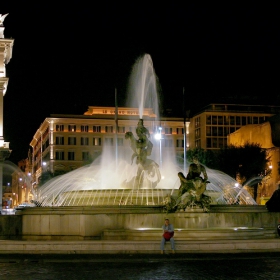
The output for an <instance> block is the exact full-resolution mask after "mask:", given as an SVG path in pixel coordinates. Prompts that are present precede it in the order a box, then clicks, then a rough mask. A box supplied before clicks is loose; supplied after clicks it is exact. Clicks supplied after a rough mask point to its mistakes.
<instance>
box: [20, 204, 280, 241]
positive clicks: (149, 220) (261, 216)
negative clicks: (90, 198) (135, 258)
mask: <svg viewBox="0 0 280 280" xmlns="http://www.w3.org/2000/svg"><path fill="white" fill-rule="evenodd" d="M234 206H238V205H234ZM245 207H246V211H244V209H245ZM222 208H225V211H222ZM17 215H20V216H21V217H22V234H21V237H22V240H101V239H102V236H104V232H105V230H106V231H108V230H111V231H113V230H122V231H123V230H125V231H126V230H129V231H130V232H131V233H133V231H134V230H135V229H139V228H149V230H150V229H151V230H157V232H156V233H157V237H158V238H160V237H161V234H160V232H159V231H158V229H160V228H161V226H162V224H163V222H164V219H165V218H166V217H168V218H169V219H170V221H171V222H172V224H173V225H174V228H175V229H177V230H178V229H181V231H182V232H185V233H188V234H189V238H194V236H198V237H199V235H200V234H201V238H210V235H212V236H213V235H215V231H216V232H218V229H220V232H222V231H223V230H225V231H224V235H225V236H226V233H227V234H228V233H230V232H231V235H235V236H237V235H238V234H239V235H240V234H241V233H242V234H244V238H245V236H246V233H247V234H248V235H247V236H250V235H252V234H253V232H254V231H256V230H257V229H259V230H258V231H259V233H258V234H259V235H260V234H261V233H262V232H263V233H264V231H263V229H274V231H275V234H276V225H277V223H278V220H279V219H280V213H272V212H268V211H267V210H266V209H265V207H264V206H258V207H256V206H255V205H254V206H252V207H251V206H244V207H223V206H217V205H214V206H213V209H212V207H211V208H210V212H208V213H200V212H176V213H165V212H163V210H162V207H159V206H138V207H137V206H116V207H114V206H110V207H101V206H99V207H97V206H96V207H79V206H76V207H31V208H25V209H22V210H19V211H17ZM244 227H246V228H249V229H250V230H249V231H247V232H246V230H244V229H243V230H241V228H244ZM233 228H239V230H237V231H234V230H233ZM186 230H189V231H186ZM191 230H193V231H191ZM206 230H208V231H209V233H208V237H207V235H206V234H205V233H206V232H207V231H206ZM139 232H140V231H139V230H138V231H137V234H138V233H139ZM142 232H143V234H142V235H145V230H144V231H142ZM211 232H212V233H211ZM191 233H193V234H192V235H190V234H191ZM210 233H211V234H210ZM178 234H182V233H179V232H178ZM203 234H204V237H203ZM198 237H197V238H198ZM274 237H275V236H274ZM127 238H128V240H129V238H132V237H127ZM185 238H186V237H185ZM266 238H267V237H266ZM229 239H230V238H229Z"/></svg>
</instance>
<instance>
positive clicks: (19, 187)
mask: <svg viewBox="0 0 280 280" xmlns="http://www.w3.org/2000/svg"><path fill="white" fill-rule="evenodd" d="M20 182H22V178H21V177H19V179H18V195H17V205H19V204H21V202H22V201H21V200H22V190H21V186H22V184H20Z"/></svg>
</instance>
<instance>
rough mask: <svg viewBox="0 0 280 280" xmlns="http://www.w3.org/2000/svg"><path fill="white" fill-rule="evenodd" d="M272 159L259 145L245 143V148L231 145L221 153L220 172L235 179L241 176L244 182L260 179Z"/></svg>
mask: <svg viewBox="0 0 280 280" xmlns="http://www.w3.org/2000/svg"><path fill="white" fill-rule="evenodd" d="M269 161H270V157H269V156H268V153H267V150H266V149H263V148H262V147H261V145H260V144H258V143H248V142H247V143H245V144H244V145H243V146H234V145H229V146H228V147H226V148H223V149H221V150H220V152H219V164H218V165H219V170H221V171H223V172H225V173H227V174H228V175H230V176H231V177H233V178H236V177H237V176H239V178H240V180H241V181H242V182H245V181H247V180H248V179H250V178H253V177H258V176H260V174H262V173H264V171H265V170H266V175H268V173H269V172H271V170H270V169H268V168H267V166H268V163H269Z"/></svg>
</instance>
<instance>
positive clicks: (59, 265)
mask: <svg viewBox="0 0 280 280" xmlns="http://www.w3.org/2000/svg"><path fill="white" fill-rule="evenodd" d="M2 257H3V256H2ZM17 258H18V259H17V260H15V261H14V260H12V261H9V260H7V259H4V258H3V260H0V279H1V280H23V279H24V280H53V279H55V280H63V279H67V280H72V279H73V280H74V279H75V280H76V279H79V280H87V279H106V280H107V279H114V280H117V279H133V280H137V279H145V280H146V279H160V280H165V279H168V280H170V279H210V280H211V279H260V278H262V279H280V276H279V275H280V266H279V265H278V263H279V259H280V253H275V254H269V253H265V254H263V253H262V254H250V255H247V254H242V255H238V254H234V255H233V254H214V255H210V254H207V255H203V254H198V255H197V257H195V258H193V257H190V256H185V257H184V256H180V255H179V254H178V255H176V256H174V255H169V256H168V255H167V256H164V257H163V256H153V257H151V256H146V257H145V256H142V257H141V258H137V257H136V258H135V256H132V255H131V256H127V257H126V258H123V256H122V255H120V256H118V257H117V258H116V257H115V258H113V257H111V258H110V259H106V258H105V259H104V258H103V257H102V259H98V257H97V258H96V257H95V259H94V260H91V258H90V257H89V258H85V259H84V260H83V261H82V260H81V259H77V260H73V259H69V258H68V259H67V257H66V259H65V260H64V257H63V256H61V257H56V260H54V262H53V261H52V260H40V256H39V257H37V258H36V257H34V258H33V260H31V259H25V258H22V259H19V258H20V257H17Z"/></svg>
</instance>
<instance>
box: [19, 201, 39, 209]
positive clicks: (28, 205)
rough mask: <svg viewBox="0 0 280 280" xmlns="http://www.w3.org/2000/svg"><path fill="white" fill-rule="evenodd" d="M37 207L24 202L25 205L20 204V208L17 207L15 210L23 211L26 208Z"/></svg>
mask: <svg viewBox="0 0 280 280" xmlns="http://www.w3.org/2000/svg"><path fill="white" fill-rule="evenodd" d="M35 206H36V205H35V204H34V203H28V202H23V203H21V204H19V205H18V206H16V207H15V209H16V210H19V209H23V208H26V207H35Z"/></svg>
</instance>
